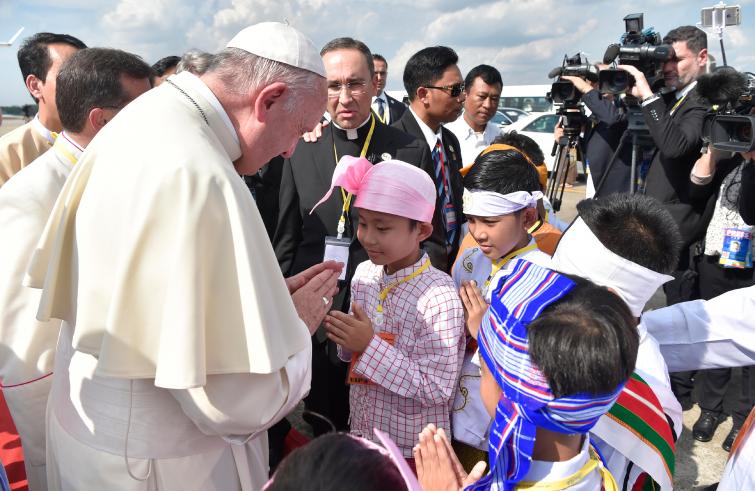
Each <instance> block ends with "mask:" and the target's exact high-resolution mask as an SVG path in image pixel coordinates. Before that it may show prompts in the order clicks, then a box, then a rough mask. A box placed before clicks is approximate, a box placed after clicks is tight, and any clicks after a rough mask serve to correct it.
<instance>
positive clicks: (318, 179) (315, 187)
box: [273, 118, 447, 311]
mask: <svg viewBox="0 0 755 491" xmlns="http://www.w3.org/2000/svg"><path fill="white" fill-rule="evenodd" d="M368 130H369V125H368V124H367V125H364V126H363V127H362V128H360V129H359V130H358V132H359V133H358V134H359V136H358V138H357V139H356V140H347V139H346V132H345V131H343V130H340V129H338V128H335V127H334V126H333V125H332V124H331V125H329V126H327V127H326V128H325V129H324V130H323V135H322V138H320V139H319V140H318V141H317V142H316V143H306V142H300V143H299V145H298V146H297V147H296V152H295V153H294V155H293V156H291V158H290V159H285V161H284V163H283V173H282V178H281V183H280V195H279V208H280V212H279V216H278V226H277V228H276V231H275V237H274V239H273V246H274V248H275V254H276V256H277V258H278V262H279V264H280V267H281V270H282V271H283V275H284V276H290V275H294V274H296V273H299V272H301V271H304V270H305V269H307V268H309V267H310V266H312V265H314V264H317V263H319V262H321V261H322V259H323V255H324V252H325V237H326V236H335V235H336V234H337V230H336V228H337V225H338V218H339V217H340V216H341V208H342V205H343V200H342V197H341V192H340V188H337V189H334V190H333V193H332V195H331V196H330V198H328V200H327V201H325V202H324V203H323V204H321V205H320V206H319V207H317V209H316V210H315V212H314V213H313V214H311V215H310V211H311V210H312V208H313V207H314V205H315V204H316V203H317V202H318V201H320V199H321V198H322V197H323V196H324V195H325V193H326V192H327V191H328V189H330V183H331V180H332V177H333V170H334V169H335V166H336V161H335V156H334V155H333V144H334V143H335V146H336V150H337V152H338V156H339V158H340V157H342V156H343V155H356V156H358V155H359V152H360V151H361V149H362V145H363V143H364V141H365V138H366V135H367V132H368ZM366 158H367V159H368V160H369V161H370V162H372V163H378V162H380V161H382V160H388V159H397V160H402V161H404V162H407V163H410V164H414V165H417V166H418V167H420V168H422V169H423V170H425V171H426V172H430V169H432V160H431V157H430V152H429V150H428V148H427V144H426V143H425V142H424V141H418V140H417V139H415V138H413V137H411V136H409V135H407V134H406V133H403V132H401V131H398V130H396V129H395V128H391V127H390V126H387V125H384V124H382V123H380V122H379V121H377V118H376V124H375V132H374V134H373V136H372V141H371V143H370V147H369V149H368V151H367V155H366ZM434 221H435V218H434ZM357 223H358V214H357V212H356V210H355V209H354V207H353V206H352V207H351V209H350V211H349V216H348V219H347V223H346V233H345V234H344V236H345V237H350V238H351V245H350V248H349V264H348V267H347V274H346V278H347V281H346V283H345V284H342V285H341V292H339V294H338V296H336V298H335V299H334V302H333V306H334V308H336V309H341V310H343V311H346V310H348V306H349V305H348V298H349V295H348V293H349V292H348V290H349V287H348V282H349V281H350V280H351V277H352V276H353V273H354V270H355V268H356V267H357V265H358V264H359V263H361V262H363V261H366V260H367V259H368V257H367V253H366V252H365V251H364V249H363V248H362V246H361V244H360V243H359V241H358V240H357V238H356V230H357ZM442 238H443V236H442V235H440V231H439V232H438V233H437V234H436V233H435V232H434V233H433V237H431V239H430V240H428V241H427V242H425V244H424V247H425V249H426V250H427V251H428V254H430V259H431V261H432V262H433V264H435V265H437V264H438V262H439V261H443V262H446V261H447V257H446V255H445V250H444V249H443V246H442V242H441V240H442ZM432 241H434V242H435V243H433V242H432ZM441 251H442V255H441Z"/></svg>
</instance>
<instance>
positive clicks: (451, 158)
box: [391, 111, 464, 271]
mask: <svg viewBox="0 0 755 491" xmlns="http://www.w3.org/2000/svg"><path fill="white" fill-rule="evenodd" d="M391 126H393V127H394V128H398V129H400V130H401V131H404V132H406V133H409V134H410V135H412V136H413V137H415V138H417V139H418V140H420V141H421V142H422V143H424V145H425V148H427V149H428V150H430V149H429V147H427V140H426V139H425V135H424V134H423V133H422V129H421V128H420V127H419V124H417V120H416V119H414V115H413V114H412V112H411V111H406V112H405V113H404V115H403V116H402V117H401V119H400V120H399V121H396V122H395V123H393V124H392V125H391ZM441 134H442V135H443V149H444V151H445V153H446V158H447V159H448V162H447V163H448V170H449V175H450V178H451V179H450V180H451V195H452V200H453V205H454V209H455V211H456V217H457V218H456V219H457V221H458V222H459V224H461V223H463V222H464V213H463V211H462V202H461V199H462V194H463V193H464V186H463V184H462V182H461V174H460V173H459V171H460V170H461V168H462V161H461V146H460V145H459V140H458V139H457V138H456V135H454V134H453V133H451V131H450V130H447V129H446V128H443V127H441ZM430 175H431V176H432V178H433V181H435V164H434V163H432V170H431V172H430ZM436 186H437V183H436ZM440 208H441V203H440V201H439V200H437V199H436V200H435V216H434V217H433V229H439V230H444V228H443V219H442V218H441V216H442V215H441V213H442V210H441V209H440ZM460 243H461V227H460V228H459V233H457V234H456V240H455V243H454V244H451V252H450V253H449V254H448V257H449V258H450V259H449V261H448V265H447V267H445V268H439V269H442V270H443V271H450V269H451V266H453V261H454V258H456V253H457V252H458V251H459V244H460Z"/></svg>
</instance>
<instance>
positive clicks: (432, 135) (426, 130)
mask: <svg viewBox="0 0 755 491" xmlns="http://www.w3.org/2000/svg"><path fill="white" fill-rule="evenodd" d="M409 111H411V112H412V116H414V119H416V120H417V124H418V125H419V129H420V130H422V135H423V136H424V137H425V141H426V142H427V145H428V146H429V147H430V151H431V152H432V151H433V149H435V142H436V141H438V139H440V144H441V150H443V147H442V145H443V131H441V130H442V128H443V126H440V127H439V128H438V131H437V133H436V132H434V131H433V130H432V129H430V127H429V126H427V124H426V123H425V122H424V121H422V118H420V117H419V116H417V113H415V112H414V109H412V108H411V107H410V108H409ZM443 152H444V156H445V150H443Z"/></svg>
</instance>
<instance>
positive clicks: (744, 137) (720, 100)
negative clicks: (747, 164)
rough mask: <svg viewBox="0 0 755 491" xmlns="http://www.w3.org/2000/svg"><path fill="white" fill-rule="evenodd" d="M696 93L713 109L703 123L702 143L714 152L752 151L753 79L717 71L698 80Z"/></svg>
mask: <svg viewBox="0 0 755 491" xmlns="http://www.w3.org/2000/svg"><path fill="white" fill-rule="evenodd" d="M697 92H698V94H699V95H700V97H701V98H702V99H703V100H705V101H706V102H707V103H708V104H709V105H711V106H712V108H711V110H710V112H709V113H708V114H707V115H706V117H705V120H704V122H703V140H704V141H705V142H707V143H709V144H711V145H712V146H713V148H715V149H717V150H722V151H725V152H750V151H752V150H755V131H753V130H755V115H752V114H750V111H751V110H752V108H753V107H755V102H753V96H754V95H755V75H753V74H752V73H742V72H738V71H736V70H734V69H733V68H731V67H726V66H723V67H720V68H718V69H717V70H716V71H714V72H712V73H707V74H705V75H701V76H700V77H698V79H697Z"/></svg>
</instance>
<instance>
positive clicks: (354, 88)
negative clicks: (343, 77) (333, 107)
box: [328, 82, 367, 99]
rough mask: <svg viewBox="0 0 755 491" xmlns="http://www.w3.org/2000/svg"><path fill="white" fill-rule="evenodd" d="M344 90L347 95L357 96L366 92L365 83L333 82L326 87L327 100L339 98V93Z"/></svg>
mask: <svg viewBox="0 0 755 491" xmlns="http://www.w3.org/2000/svg"><path fill="white" fill-rule="evenodd" d="M344 89H346V93H347V94H351V95H352V96H359V95H362V94H364V93H366V92H367V82H346V83H345V84H341V83H338V82H334V83H332V84H329V85H328V98H329V99H337V98H339V97H341V91H343V90H344Z"/></svg>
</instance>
